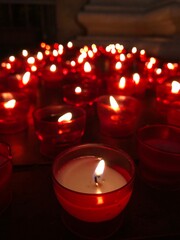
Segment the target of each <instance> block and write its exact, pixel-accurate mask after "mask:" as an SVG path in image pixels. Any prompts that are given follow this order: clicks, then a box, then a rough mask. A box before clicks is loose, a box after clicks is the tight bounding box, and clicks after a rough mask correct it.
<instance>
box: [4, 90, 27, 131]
mask: <svg viewBox="0 0 180 240" xmlns="http://www.w3.org/2000/svg"><path fill="white" fill-rule="evenodd" d="M29 108H30V103H29V99H28V97H27V96H26V95H25V94H24V93H20V92H3V93H0V133H4V134H6V133H7V134H10V133H16V132H19V131H22V130H24V129H25V128H27V126H28V123H27V114H28V111H29Z"/></svg>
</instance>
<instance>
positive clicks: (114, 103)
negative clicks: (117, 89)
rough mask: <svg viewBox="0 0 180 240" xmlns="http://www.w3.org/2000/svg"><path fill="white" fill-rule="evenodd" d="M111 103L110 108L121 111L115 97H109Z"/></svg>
mask: <svg viewBox="0 0 180 240" xmlns="http://www.w3.org/2000/svg"><path fill="white" fill-rule="evenodd" d="M109 102H110V106H111V107H112V109H113V110H114V111H118V110H119V105H118V103H117V101H116V99H115V98H114V97H113V96H110V97H109Z"/></svg>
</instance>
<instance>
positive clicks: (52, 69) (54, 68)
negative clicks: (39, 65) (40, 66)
mask: <svg viewBox="0 0 180 240" xmlns="http://www.w3.org/2000/svg"><path fill="white" fill-rule="evenodd" d="M56 69H57V67H56V65H55V64H52V65H51V66H50V71H51V72H55V71H56Z"/></svg>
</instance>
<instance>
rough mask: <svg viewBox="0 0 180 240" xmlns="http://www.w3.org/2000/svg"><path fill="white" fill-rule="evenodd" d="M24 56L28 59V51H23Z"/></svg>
mask: <svg viewBox="0 0 180 240" xmlns="http://www.w3.org/2000/svg"><path fill="white" fill-rule="evenodd" d="M22 55H23V57H27V56H28V51H27V50H26V49H24V50H22Z"/></svg>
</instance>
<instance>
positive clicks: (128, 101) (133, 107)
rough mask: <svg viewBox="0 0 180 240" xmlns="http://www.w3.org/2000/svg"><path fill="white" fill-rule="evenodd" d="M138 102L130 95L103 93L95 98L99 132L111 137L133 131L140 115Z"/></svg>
mask: <svg viewBox="0 0 180 240" xmlns="http://www.w3.org/2000/svg"><path fill="white" fill-rule="evenodd" d="M140 112H141V106H140V102H139V101H138V100H137V99H135V98H134V97H131V96H119V95H114V96H110V95H104V96H100V97H99V98H98V99H97V113H98V118H99V124H100V129H101V132H102V133H104V134H105V135H108V136H111V137H124V136H128V135H131V134H133V133H134V131H135V130H136V127H137V124H138V120H139V117H140Z"/></svg>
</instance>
